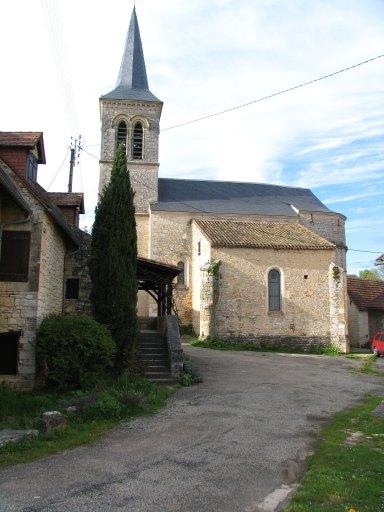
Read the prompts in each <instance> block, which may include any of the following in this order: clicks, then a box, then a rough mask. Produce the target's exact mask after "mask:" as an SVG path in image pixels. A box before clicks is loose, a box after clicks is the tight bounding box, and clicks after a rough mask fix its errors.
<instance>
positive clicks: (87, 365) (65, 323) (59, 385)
mask: <svg viewBox="0 0 384 512" xmlns="http://www.w3.org/2000/svg"><path fill="white" fill-rule="evenodd" d="M115 353H116V346H115V343H114V341H113V340H112V337H111V334H110V333H109V331H108V329H107V328H106V327H104V326H102V325H101V324H99V323H98V322H96V321H95V320H93V319H92V318H89V317H87V316H70V315H68V316H60V315H50V316H48V317H46V318H45V319H44V320H43V322H42V323H41V325H40V328H39V330H38V333H37V342H36V364H37V369H38V380H39V381H40V383H41V386H43V387H48V388H56V389H59V390H66V389H75V388H89V387H92V386H93V385H94V384H95V383H96V382H97V380H98V379H100V378H102V377H103V376H105V372H106V370H107V369H109V368H110V367H111V366H112V364H113V359H114V356H115Z"/></svg>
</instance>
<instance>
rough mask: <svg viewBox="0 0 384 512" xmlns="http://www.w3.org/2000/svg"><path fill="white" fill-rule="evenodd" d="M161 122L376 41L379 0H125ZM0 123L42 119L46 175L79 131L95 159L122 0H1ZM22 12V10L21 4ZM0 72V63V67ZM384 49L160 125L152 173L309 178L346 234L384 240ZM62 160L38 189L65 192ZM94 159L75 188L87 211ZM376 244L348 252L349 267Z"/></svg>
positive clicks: (380, 40)
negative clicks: (156, 168)
mask: <svg viewBox="0 0 384 512" xmlns="http://www.w3.org/2000/svg"><path fill="white" fill-rule="evenodd" d="M136 6H137V11H138V16H139V23H140V28H141V33H142V39H143V45H144V52H145V56H146V61H147V71H148V75H149V83H150V88H151V90H152V92H153V93H154V94H155V95H156V96H158V97H160V98H161V99H162V100H163V101H164V110H163V117H162V128H165V127H168V126H172V125H174V124H176V123H178V122H182V121H185V120H188V119H193V118H195V117H199V116H201V115H204V114H207V113H211V112H215V111H217V110H222V109H225V108H228V107H231V106H233V105H236V104H241V103H245V102H247V101H250V100H253V99H256V98H258V97H261V96H264V95H267V94H270V93H271V92H274V91H277V90H280V89H285V88H287V87H290V86H292V85H295V84H296V83H299V82H302V81H307V80H311V79H313V78H316V77H317V76H320V75H323V74H326V73H329V72H332V71H335V70H337V69H340V68H343V67H346V66H349V65H352V64H354V63H356V62H359V61H362V60H365V59H368V58H370V57H373V56H375V55H378V54H381V53H384V30H383V26H384V2H383V1H382V0H359V1H357V0H332V1H328V0H322V1H320V2H319V1H315V0H312V1H309V0H305V1H304V0H290V2H287V1H283V0H194V1H193V2H191V1H189V0H162V1H161V2H159V1H155V0H137V2H136ZM2 7H3V8H2V21H3V24H2V31H1V33H0V45H1V48H2V49H3V52H2V69H3V76H2V81H1V86H0V88H1V95H0V108H1V118H2V126H1V129H2V130H42V131H44V136H45V143H46V153H47V165H46V166H42V167H41V169H40V171H39V180H40V182H41V184H42V185H43V186H46V187H47V186H48V185H49V184H50V183H51V181H52V179H53V178H54V176H55V175H56V173H57V171H58V169H59V167H60V164H61V163H62V161H63V159H64V156H65V154H66V152H67V147H68V144H69V141H70V136H71V135H76V134H77V133H81V134H82V135H83V137H84V140H85V144H86V148H85V149H86V150H87V151H89V152H90V153H92V154H94V155H95V156H96V157H98V154H99V146H98V144H99V141H100V123H99V106H98V98H99V96H100V95H101V94H104V93H106V92H108V91H109V90H111V89H112V88H113V87H114V84H115V81H116V78H117V74H118V69H119V65H120V59H121V54H122V51H123V46H124V39H125V34H126V31H127V28H128V23H129V18H130V14H131V9H132V2H131V1H129V0H124V1H123V0H110V1H109V2H108V4H107V6H106V5H105V4H104V2H95V1H91V0H81V1H75V0H66V2H62V1H59V0H12V2H11V1H6V2H4V5H3V6H2ZM20 13H22V15H21V14H20ZM4 70H6V72H4ZM383 83H384V59H382V60H379V61H376V62H373V63H371V64H367V65H366V66H363V67H361V68H358V69H356V70H352V71H348V72H346V73H344V74H342V75H339V76H338V77H335V78H331V79H329V80H326V81H323V82H320V83H318V84H315V85H311V86H309V87H306V88H304V89H300V90H298V91H295V92H292V93H289V94H286V95H284V96H280V97H277V98H274V99H271V100H268V101H265V102H263V103H259V104H257V105H253V106H250V107H248V108H246V109H242V110H238V111H235V112H231V113H228V114H225V115H223V116H220V117H217V118H213V119H211V120H207V121H203V122H201V123H196V124H193V125H190V126H186V127H183V128H179V129H176V130H171V131H167V132H164V133H163V134H161V139H160V163H161V166H160V174H161V176H169V177H189V178H210V179H228V180H239V181H262V182H270V183H278V184H285V185H299V186H304V187H310V188H311V189H312V190H313V191H314V193H315V194H317V195H318V197H319V198H320V199H321V200H322V201H323V202H325V204H327V206H329V208H331V209H333V210H336V211H340V212H342V213H343V214H345V215H346V216H347V217H348V221H347V242H348V245H349V247H351V248H355V249H365V250H373V251H375V250H378V251H381V252H384V229H383V228H384V216H383V212H384V201H383V193H382V192H383V184H384V158H383V152H384V150H383V148H384V144H383V142H384V140H383V134H384V115H383V114H384V97H383V96H384V94H383ZM67 179H68V163H67V162H65V164H64V165H63V167H62V168H61V170H60V172H58V173H57V176H56V178H55V180H54V182H53V184H52V186H51V188H50V190H52V191H53V190H65V186H66V182H67ZM97 185H98V162H97V159H96V158H93V157H91V156H89V155H88V154H86V153H83V154H82V156H81V159H80V164H79V165H78V166H77V167H76V171H75V190H81V191H84V192H85V194H86V207H87V215H86V216H85V219H84V221H83V223H84V225H88V226H89V225H90V224H91V222H92V216H93V209H94V206H95V203H96V200H97ZM374 257H375V256H374V255H370V254H367V253H358V252H350V253H349V255H348V265H349V267H348V270H349V271H350V272H357V271H358V270H359V269H360V268H365V267H367V266H370V265H371V264H372V261H373V259H374Z"/></svg>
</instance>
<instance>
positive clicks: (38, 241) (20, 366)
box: [0, 132, 81, 388]
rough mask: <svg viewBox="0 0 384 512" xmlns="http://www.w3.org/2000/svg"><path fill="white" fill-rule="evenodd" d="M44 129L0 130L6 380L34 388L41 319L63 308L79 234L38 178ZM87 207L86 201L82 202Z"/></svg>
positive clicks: (1, 375)
mask: <svg viewBox="0 0 384 512" xmlns="http://www.w3.org/2000/svg"><path fill="white" fill-rule="evenodd" d="M44 163H45V154H44V141H43V135H42V133H35V132H0V233H1V245H0V247H1V257H0V384H7V385H10V386H13V387H19V388H30V387H32V385H33V381H34V375H35V352H34V347H35V337H36V329H37V327H38V325H39V323H40V322H41V320H42V319H43V318H44V317H45V316H46V315H48V314H50V313H61V312H62V310H63V290H64V266H65V264H66V260H67V259H68V257H69V255H70V254H72V253H73V252H75V251H77V250H78V240H77V238H76V235H75V233H74V231H73V229H71V227H70V225H69V224H68V222H67V221H66V218H65V216H64V215H63V213H62V211H60V205H59V207H58V206H56V205H55V202H54V201H52V199H55V197H54V196H51V195H50V194H49V193H47V192H46V191H45V190H44V189H43V188H42V187H41V186H40V185H39V184H38V183H37V171H38V165H39V164H44ZM80 209H81V207H80Z"/></svg>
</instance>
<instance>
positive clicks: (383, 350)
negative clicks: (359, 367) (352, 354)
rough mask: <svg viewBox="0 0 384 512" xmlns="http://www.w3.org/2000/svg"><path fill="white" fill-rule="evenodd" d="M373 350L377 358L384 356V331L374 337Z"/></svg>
mask: <svg viewBox="0 0 384 512" xmlns="http://www.w3.org/2000/svg"><path fill="white" fill-rule="evenodd" d="M371 348H372V352H373V353H374V354H375V356H378V357H380V356H384V331H379V332H377V333H376V334H375V335H374V336H373V338H372V341H371Z"/></svg>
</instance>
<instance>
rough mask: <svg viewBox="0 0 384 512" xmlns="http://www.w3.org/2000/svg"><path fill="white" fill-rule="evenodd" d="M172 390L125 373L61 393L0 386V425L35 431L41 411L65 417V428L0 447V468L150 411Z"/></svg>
mask: <svg viewBox="0 0 384 512" xmlns="http://www.w3.org/2000/svg"><path fill="white" fill-rule="evenodd" d="M175 389H176V388H175V387H173V386H159V385H155V384H152V383H151V382H149V381H148V380H147V379H145V378H143V377H132V376H130V375H121V376H119V377H115V378H113V379H108V380H106V381H104V382H99V384H98V385H97V387H96V389H93V390H90V391H89V392H86V391H74V392H68V393H65V394H60V393H53V392H42V391H32V392H21V391H15V390H11V389H8V388H5V387H3V388H0V428H4V429H5V428H13V429H39V427H40V422H41V415H42V413H43V412H45V411H49V410H58V411H60V412H62V414H63V415H64V416H65V418H66V426H64V427H63V428H61V429H60V430H57V431H55V432H51V433H49V434H42V433H41V434H39V436H38V437H36V438H34V439H25V440H22V441H20V442H18V443H9V444H7V445H5V446H3V447H0V467H4V466H8V465H11V464H16V463H19V462H26V461H28V460H33V459H36V458H39V457H42V456H44V455H49V454H52V453H56V452H59V451H62V450H65V449H68V448H72V447H74V446H78V445H81V444H87V443H92V442H94V441H96V440H97V439H99V438H100V437H101V436H102V435H103V434H104V433H105V432H106V431H107V430H109V429H110V428H112V427H114V426H116V425H118V423H119V422H120V421H121V420H127V419H130V418H134V417H137V416H145V415H149V414H153V413H154V412H156V411H157V410H158V409H159V408H161V407H163V406H164V405H165V404H166V402H167V399H168V398H169V397H170V396H171V395H172V393H173V392H174V391H175ZM73 404H77V406H78V408H79V410H78V412H77V413H75V414H74V413H68V412H67V411H66V409H67V407H68V406H70V405H73ZM79 404H82V405H81V406H80V405H79Z"/></svg>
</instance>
